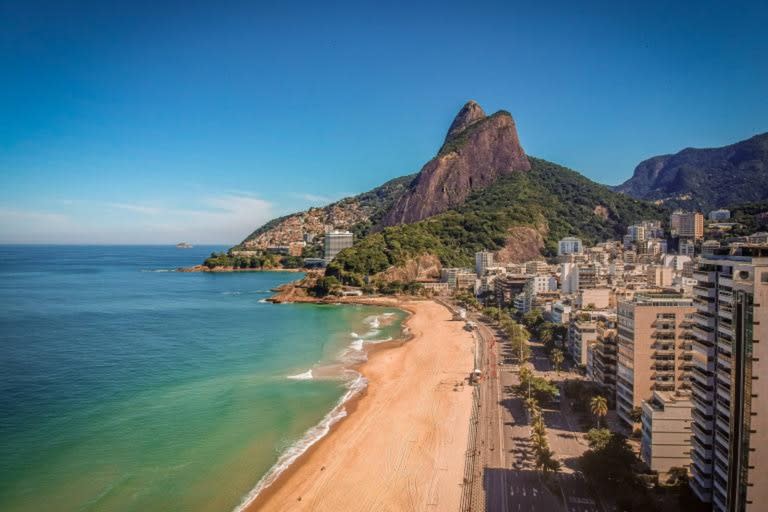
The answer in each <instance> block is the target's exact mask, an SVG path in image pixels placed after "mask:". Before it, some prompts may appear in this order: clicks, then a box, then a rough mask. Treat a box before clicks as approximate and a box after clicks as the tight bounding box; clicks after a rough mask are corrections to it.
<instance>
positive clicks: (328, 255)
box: [324, 229, 354, 261]
mask: <svg viewBox="0 0 768 512" xmlns="http://www.w3.org/2000/svg"><path fill="white" fill-rule="evenodd" d="M353 243H354V235H352V233H350V232H349V231H340V230H336V229H334V230H333V231H328V232H327V233H326V234H325V241H324V249H325V251H324V259H325V261H331V260H332V259H333V258H335V257H336V255H337V254H339V253H340V252H341V251H343V250H344V249H346V248H347V247H352V244H353Z"/></svg>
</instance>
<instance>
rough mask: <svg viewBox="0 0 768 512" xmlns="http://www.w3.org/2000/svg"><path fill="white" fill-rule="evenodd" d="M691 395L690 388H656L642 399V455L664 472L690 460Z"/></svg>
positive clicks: (664, 473) (654, 468) (684, 465)
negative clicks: (651, 394)
mask: <svg viewBox="0 0 768 512" xmlns="http://www.w3.org/2000/svg"><path fill="white" fill-rule="evenodd" d="M692 409H693V404H692V403H691V395H690V393H688V392H687V391H685V392H682V391H681V392H677V393H671V392H669V391H654V392H653V396H652V397H651V399H650V400H646V401H645V402H643V415H642V420H641V423H642V432H643V434H642V437H641V441H640V457H641V458H642V459H643V462H645V463H646V464H648V467H649V468H651V469H652V470H654V471H656V472H658V473H659V474H660V475H662V476H664V475H666V474H667V473H669V470H670V469H672V468H688V467H689V466H690V464H691V410H692Z"/></svg>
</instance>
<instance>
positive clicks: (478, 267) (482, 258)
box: [475, 251, 493, 277]
mask: <svg viewBox="0 0 768 512" xmlns="http://www.w3.org/2000/svg"><path fill="white" fill-rule="evenodd" d="M492 266H493V253H492V252H490V251H480V252H476V253H475V272H476V273H477V275H478V276H479V277H482V276H483V274H485V269H487V268H488V267H492Z"/></svg>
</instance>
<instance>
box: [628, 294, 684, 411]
mask: <svg viewBox="0 0 768 512" xmlns="http://www.w3.org/2000/svg"><path fill="white" fill-rule="evenodd" d="M694 311H695V308H694V307H693V301H692V299H690V298H685V297H683V296H682V295H679V294H672V293H637V294H636V295H635V296H634V298H633V299H632V300H631V301H628V300H621V301H619V303H618V343H617V345H618V358H617V368H616V411H617V413H618V416H619V418H620V419H621V420H622V421H624V422H625V423H627V424H628V425H632V424H633V421H632V410H633V409H634V408H635V407H640V405H641V404H642V402H643V401H644V400H648V399H650V398H651V397H652V396H653V392H654V391H676V390H678V389H684V388H687V387H688V386H689V374H690V369H691V365H692V362H691V357H692V354H691V349H692V347H691V334H690V327H691V318H692V315H693V313H694Z"/></svg>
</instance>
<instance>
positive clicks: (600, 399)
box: [589, 395, 608, 428]
mask: <svg viewBox="0 0 768 512" xmlns="http://www.w3.org/2000/svg"><path fill="white" fill-rule="evenodd" d="M589 405H590V409H591V411H592V414H594V415H595V416H596V417H597V428H600V418H603V417H605V416H606V415H607V414H608V401H607V400H606V399H605V397H604V396H601V395H597V396H593V397H592V400H591V401H590V403H589Z"/></svg>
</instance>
